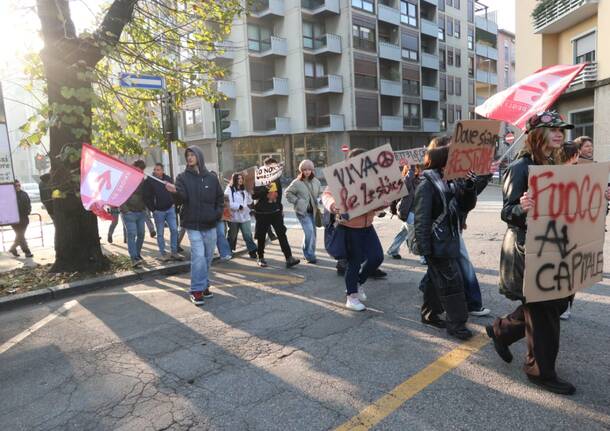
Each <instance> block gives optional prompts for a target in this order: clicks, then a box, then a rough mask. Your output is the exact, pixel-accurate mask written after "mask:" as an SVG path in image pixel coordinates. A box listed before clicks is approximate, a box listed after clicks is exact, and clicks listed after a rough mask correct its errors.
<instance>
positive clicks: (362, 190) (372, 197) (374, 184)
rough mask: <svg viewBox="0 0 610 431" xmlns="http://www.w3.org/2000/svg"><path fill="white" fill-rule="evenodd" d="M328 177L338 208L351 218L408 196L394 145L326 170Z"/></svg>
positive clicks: (325, 175) (369, 152)
mask: <svg viewBox="0 0 610 431" xmlns="http://www.w3.org/2000/svg"><path fill="white" fill-rule="evenodd" d="M324 177H325V178H326V182H327V183H328V188H329V190H330V192H331V193H332V195H333V197H334V198H335V202H336V205H337V206H338V207H339V208H340V209H341V213H343V214H347V215H348V216H349V218H354V217H357V216H359V215H362V214H365V213H367V212H369V211H372V210H374V209H377V208H379V207H381V206H383V205H384V204H385V203H389V202H392V201H393V200H396V199H399V198H401V197H403V196H405V195H406V194H407V193H408V192H407V188H406V187H405V186H404V181H403V179H402V177H401V175H400V169H399V166H398V161H397V160H396V157H395V156H394V152H393V151H392V146H391V145H390V144H386V145H383V146H381V147H377V148H375V149H374V150H371V151H367V152H366V153H362V154H360V155H359V156H356V157H352V158H349V159H347V160H345V161H343V162H339V163H335V164H334V165H332V166H329V167H327V168H324Z"/></svg>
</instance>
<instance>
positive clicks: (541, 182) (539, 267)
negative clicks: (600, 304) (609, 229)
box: [523, 163, 610, 302]
mask: <svg viewBox="0 0 610 431" xmlns="http://www.w3.org/2000/svg"><path fill="white" fill-rule="evenodd" d="M609 172H610V163H595V164H589V165H585V166H582V165H571V166H530V168H529V191H528V192H529V193H530V194H531V196H532V199H533V200H534V202H535V204H534V207H533V208H532V209H530V210H529V212H528V219H527V234H526V237H525V274H524V283H523V294H524V296H525V298H526V301H527V302H539V301H548V300H552V299H558V298H565V297H567V296H570V295H573V294H574V293H575V292H576V291H578V290H581V289H584V288H586V287H589V286H592V285H594V284H595V283H597V282H599V281H601V279H602V274H603V270H604V236H605V233H604V225H605V220H606V204H607V203H606V198H605V191H606V187H607V182H608V173H609Z"/></svg>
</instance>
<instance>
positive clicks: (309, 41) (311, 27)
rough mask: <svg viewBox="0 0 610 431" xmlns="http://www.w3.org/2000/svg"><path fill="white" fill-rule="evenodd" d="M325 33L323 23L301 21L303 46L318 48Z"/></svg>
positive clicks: (321, 44)
mask: <svg viewBox="0 0 610 431" xmlns="http://www.w3.org/2000/svg"><path fill="white" fill-rule="evenodd" d="M325 33H326V30H325V29H324V25H322V24H318V23H316V24H314V23H311V22H303V48H307V49H318V48H320V47H321V46H323V45H324V42H323V38H324V34H325Z"/></svg>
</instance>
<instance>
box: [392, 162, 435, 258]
mask: <svg viewBox="0 0 610 431" xmlns="http://www.w3.org/2000/svg"><path fill="white" fill-rule="evenodd" d="M420 174H421V165H415V166H412V167H409V166H408V165H407V166H405V167H404V168H403V172H402V176H403V178H404V183H405V186H406V187H407V191H408V192H409V194H408V195H406V196H404V197H403V198H401V199H400V200H397V201H394V202H392V205H391V206H390V212H391V213H392V214H393V215H397V216H398V218H399V219H400V220H401V221H403V225H402V228H401V229H400V231H399V232H398V233H397V234H396V236H395V237H394V240H393V241H392V244H391V245H390V247H388V250H387V251H386V254H387V255H388V256H391V257H392V258H393V259H401V258H402V256H401V255H400V253H399V252H400V246H401V245H402V244H403V243H404V242H405V241H406V240H407V236H408V234H409V229H410V225H412V224H413V219H414V214H413V212H412V208H413V201H414V200H415V190H416V189H417V186H418V185H419V181H420V178H419V176H420ZM420 262H421V263H422V264H425V259H424V258H421V259H420Z"/></svg>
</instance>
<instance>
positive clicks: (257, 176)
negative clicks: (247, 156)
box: [244, 163, 284, 186]
mask: <svg viewBox="0 0 610 431" xmlns="http://www.w3.org/2000/svg"><path fill="white" fill-rule="evenodd" d="M283 172H284V164H282V163H278V164H273V165H269V166H266V165H263V166H260V167H258V168H256V171H255V172H254V185H255V186H266V185H269V184H271V183H272V182H273V181H275V180H277V179H278V178H279V177H281V176H282V173H283ZM244 180H245V179H244Z"/></svg>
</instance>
